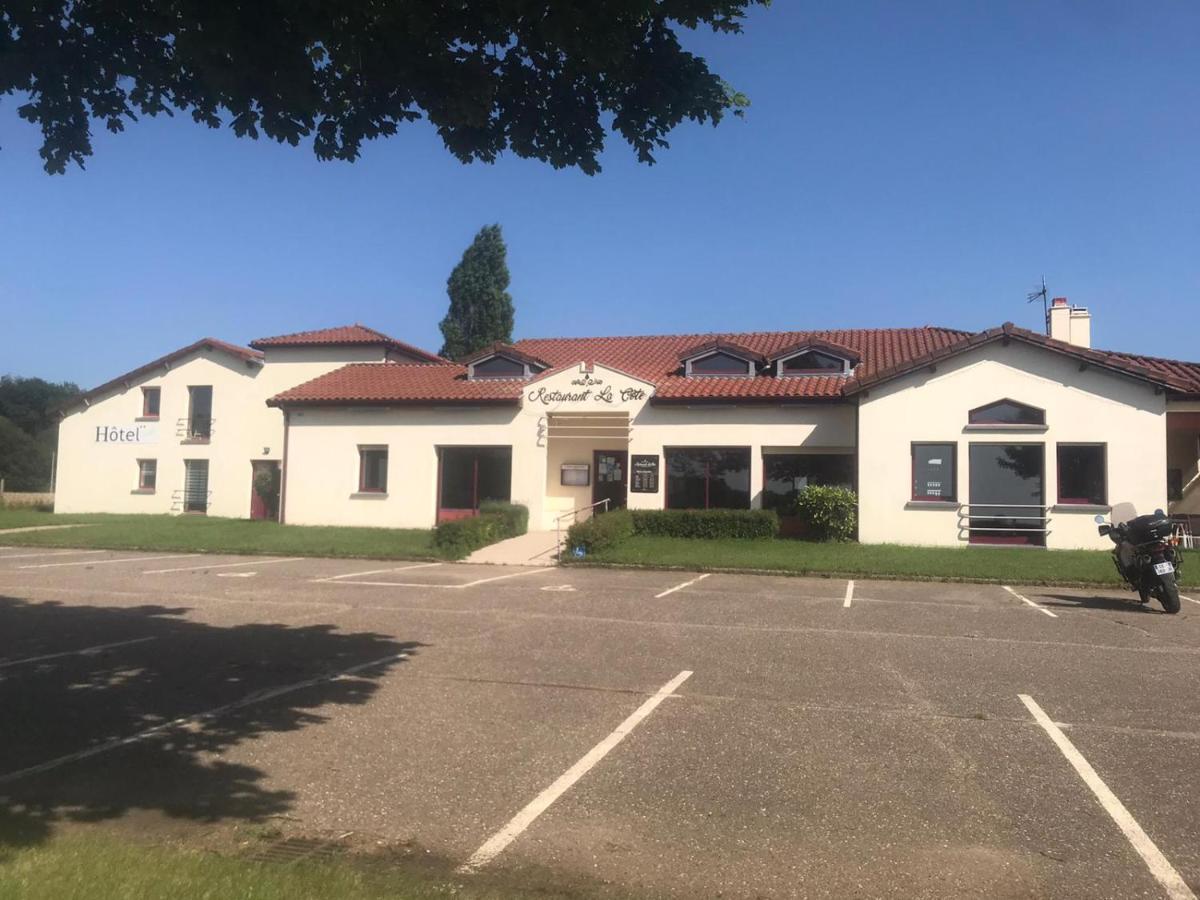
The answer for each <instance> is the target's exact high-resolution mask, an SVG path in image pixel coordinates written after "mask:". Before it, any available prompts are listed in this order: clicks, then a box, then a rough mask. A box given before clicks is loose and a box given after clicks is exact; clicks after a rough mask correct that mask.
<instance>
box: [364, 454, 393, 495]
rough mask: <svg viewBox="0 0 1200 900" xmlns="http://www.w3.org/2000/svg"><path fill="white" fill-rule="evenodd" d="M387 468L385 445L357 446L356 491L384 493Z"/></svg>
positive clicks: (385, 490)
mask: <svg viewBox="0 0 1200 900" xmlns="http://www.w3.org/2000/svg"><path fill="white" fill-rule="evenodd" d="M387 469H388V448H387V447H359V448H358V492H359V493H360V494H386V493H387Z"/></svg>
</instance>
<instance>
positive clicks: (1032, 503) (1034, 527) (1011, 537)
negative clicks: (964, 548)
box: [967, 444, 1046, 547]
mask: <svg viewBox="0 0 1200 900" xmlns="http://www.w3.org/2000/svg"><path fill="white" fill-rule="evenodd" d="M970 465H971V468H970V476H969V478H970V491H971V493H970V498H969V501H968V502H969V504H970V505H969V509H970V515H969V518H968V519H967V522H968V524H969V525H970V529H971V530H970V532H969V534H970V542H971V543H972V544H1029V545H1032V546H1036V547H1044V546H1046V507H1045V502H1046V501H1045V496H1046V492H1045V470H1046V447H1045V445H1044V444H971V447H970Z"/></svg>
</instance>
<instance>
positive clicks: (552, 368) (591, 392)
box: [56, 300, 1200, 547]
mask: <svg viewBox="0 0 1200 900" xmlns="http://www.w3.org/2000/svg"><path fill="white" fill-rule="evenodd" d="M1047 330H1048V335H1042V334H1037V333H1033V332H1029V331H1026V330H1024V329H1020V328H1017V327H1015V326H1012V325H1005V326H1002V327H1000V328H996V329H992V330H990V331H985V332H980V333H977V334H973V333H969V332H962V331H956V330H953V329H946V328H933V327H922V328H910V329H847V330H837V331H821V332H759V333H751V334H727V335H665V336H651V337H604V338H550V339H537V340H523V341H518V342H516V343H515V344H514V345H511V346H508V345H497V346H495V347H491V348H488V349H487V350H486V351H483V352H481V353H479V354H476V355H475V356H474V357H472V358H471V359H468V360H463V361H460V362H450V361H447V360H443V359H440V358H439V357H437V356H435V355H433V354H430V353H427V352H425V351H422V350H419V349H418V348H415V347H412V346H410V345H407V344H404V343H403V342H400V341H397V340H394V339H392V338H388V337H387V336H386V335H382V334H380V333H379V332H375V331H372V330H370V329H366V328H364V327H362V326H351V327H345V328H336V329H329V330H325V331H318V332H307V333H302V334H295V335H286V336H283V337H277V338H265V339H260V340H256V341H252V342H251V343H250V346H249V347H247V348H242V347H237V346H234V345H230V344H225V343H223V342H220V341H215V340H205V341H201V342H198V343H197V344H194V345H191V346H190V347H187V348H184V349H183V350H180V351H177V352H176V353H174V354H171V355H169V356H167V357H163V358H162V359H160V360H156V361H155V362H153V363H150V364H149V365H146V366H143V367H141V368H140V369H137V370H134V371H133V372H130V373H129V374H127V375H125V376H122V377H121V378H118V379H115V380H113V381H111V382H109V383H108V384H106V385H103V386H101V387H100V388H97V389H96V390H94V391H90V392H88V394H86V395H84V397H82V398H80V401H79V403H78V404H76V405H75V406H73V407H72V408H71V409H70V410H68V411H67V413H66V415H65V418H64V420H63V423H62V427H61V430H60V437H59V470H58V495H57V500H56V507H57V509H58V510H59V511H62V512H82V511H89V512H91V511H102V512H147V513H151V512H156V513H165V512H179V513H184V512H187V513H207V514H210V515H223V516H238V517H246V516H259V517H278V518H280V519H282V520H283V521H286V522H289V523H293V524H311V525H316V524H339V525H374V526H385V527H429V526H432V525H433V524H435V523H436V522H437V521H439V520H444V519H447V518H454V517H459V516H467V515H472V514H474V513H475V512H476V511H477V510H478V508H479V505H480V503H482V502H484V501H486V500H488V499H502V500H512V501H513V502H518V503H523V504H525V505H527V506H528V507H529V509H530V520H531V521H530V527H531V528H535V529H537V528H552V527H553V523H554V520H555V519H556V518H557V517H559V516H561V515H563V514H565V513H567V512H569V511H571V510H573V509H578V508H580V507H583V506H587V505H588V504H591V503H593V502H596V501H599V500H602V499H608V500H609V501H610V503H612V504H613V505H627V506H630V507H633V508H663V507H681V508H695V507H705V506H708V507H735V508H736V507H741V508H750V507H768V508H775V509H779V510H781V511H786V508H787V505H788V503H789V501H790V500H791V499H792V498H793V497H794V495H795V492H796V491H797V490H799V489H802V488H803V487H804V486H805V485H807V484H819V483H831V484H846V485H850V486H853V487H855V488H856V490H857V491H858V493H859V502H860V526H859V530H860V538H861V540H863V541H865V542H872V543H881V542H894V543H913V544H933V545H945V546H954V545H961V544H966V543H1020V544H1033V545H1036V546H1048V547H1100V546H1103V542H1102V541H1101V539H1100V538H1099V537H1098V535H1097V534H1096V530H1095V526H1094V524H1093V522H1092V517H1093V516H1094V515H1095V513H1096V512H1106V511H1107V510H1108V509H1109V506H1110V504H1114V503H1118V502H1131V503H1133V504H1135V506H1136V507H1137V508H1138V509H1139V510H1144V511H1152V510H1153V509H1155V508H1157V507H1162V508H1164V509H1165V508H1168V507H1169V508H1170V509H1171V511H1172V512H1174V513H1179V514H1186V513H1191V514H1197V515H1200V488H1198V485H1200V480H1198V478H1197V459H1198V457H1200V450H1198V446H1200V363H1183V362H1175V361H1171V360H1163V359H1156V358H1151V357H1144V356H1136V355H1131V354H1124V353H1119V352H1108V351H1097V350H1092V349H1091V348H1090V347H1089V346H1088V345H1089V343H1090V318H1089V316H1088V313H1087V311H1086V310H1082V309H1079V308H1074V307H1071V306H1069V305H1068V304H1067V303H1066V302H1065V301H1063V300H1056V301H1055V303H1054V305H1053V306H1052V308H1051V310H1050V314H1049V317H1048V323H1047ZM276 468H278V470H279V471H280V481H281V491H280V494H281V496H280V502H279V504H278V507H279V508H278V509H268V508H266V507H265V505H264V504H263V503H262V501H261V500H259V499H258V498H257V495H256V494H255V492H254V491H253V490H252V481H253V477H254V474H255V473H256V472H259V471H262V470H264V469H266V470H268V471H272V470H275V469H276Z"/></svg>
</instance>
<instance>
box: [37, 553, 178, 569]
mask: <svg viewBox="0 0 1200 900" xmlns="http://www.w3.org/2000/svg"><path fill="white" fill-rule="evenodd" d="M195 555H196V554H195V553H176V554H174V555H173V556H126V557H122V558H121V559H85V560H82V561H76V562H64V563H38V564H37V565H32V566H17V568H18V569H56V568H59V567H61V566H105V565H108V564H109V563H135V562H151V561H153V560H156V559H188V558H191V557H194V556H195Z"/></svg>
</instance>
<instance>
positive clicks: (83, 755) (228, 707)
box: [0, 653, 408, 784]
mask: <svg viewBox="0 0 1200 900" xmlns="http://www.w3.org/2000/svg"><path fill="white" fill-rule="evenodd" d="M407 657H408V654H407V653H394V654H392V655H391V656H384V657H381V658H379V659H373V660H371V661H370V662H365V663H361V664H359V665H357V666H351V667H350V668H349V669H342V670H341V671H340V672H331V673H329V674H326V675H318V676H317V677H316V678H309V679H308V680H307V681H298V682H296V683H295V684H285V685H283V686H281V687H277V688H269V689H267V690H265V691H255V692H254V693H253V694H247V695H246V696H245V697H243V698H242V699H240V700H234V701H233V702H232V703H226V704H225V705H224V706H218V707H215V708H213V709H210V710H206V711H205V712H199V713H194V714H193V715H190V716H181V717H180V718H178V719H172V720H171V721H170V722H163V723H162V724H161V725H155V726H154V727H153V728H147V729H146V730H145V731H139V732H138V733H137V734H131V735H129V736H128V737H123V738H115V739H113V740H111V741H105V742H104V743H103V744H97V745H96V746H94V747H88V748H87V749H86V750H79V751H78V752H76V753H68V754H66V755H65V756H59V757H56V758H54V759H51V760H48V761H46V762H44V763H38V764H37V765H36V766H29V767H28V768H25V769H18V770H17V771H15V772H9V773H8V774H7V775H0V784H8V783H9V782H10V781H16V780H17V779H19V778H25V777H26V776H29V775H36V774H37V773H39V772H47V771H49V770H51V769H57V768H58V767H59V766H63V765H66V764H67V763H69V762H76V761H78V760H81V759H88V758H90V757H93V756H99V755H100V754H101V753H107V752H108V751H109V750H116V749H117V748H119V747H125V746H128V745H129V744H135V743H137V742H138V741H142V740H145V739H146V738H148V737H153V736H154V735H156V734H161V733H162V732H164V731H169V730H170V729H172V728H178V727H180V726H181V725H188V724H191V723H193V722H198V723H203V722H208V721H210V720H212V719H215V718H217V717H218V716H222V715H224V714H225V713H227V712H233V711H234V710H235V709H241V708H242V707H244V706H254V705H255V704H257V703H265V702H266V701H268V700H274V699H275V698H276V697H282V696H283V695H284V694H290V693H292V692H293V691H299V690H303V689H304V688H307V687H313V686H315V685H318V684H325V683H326V682H330V681H338V680H339V679H342V678H346V677H349V676H350V675H355V674H357V673H359V672H362V671H364V670H366V669H370V668H373V667H374V666H381V665H383V664H384V663H389V662H395V661H396V660H399V659H406V658H407Z"/></svg>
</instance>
